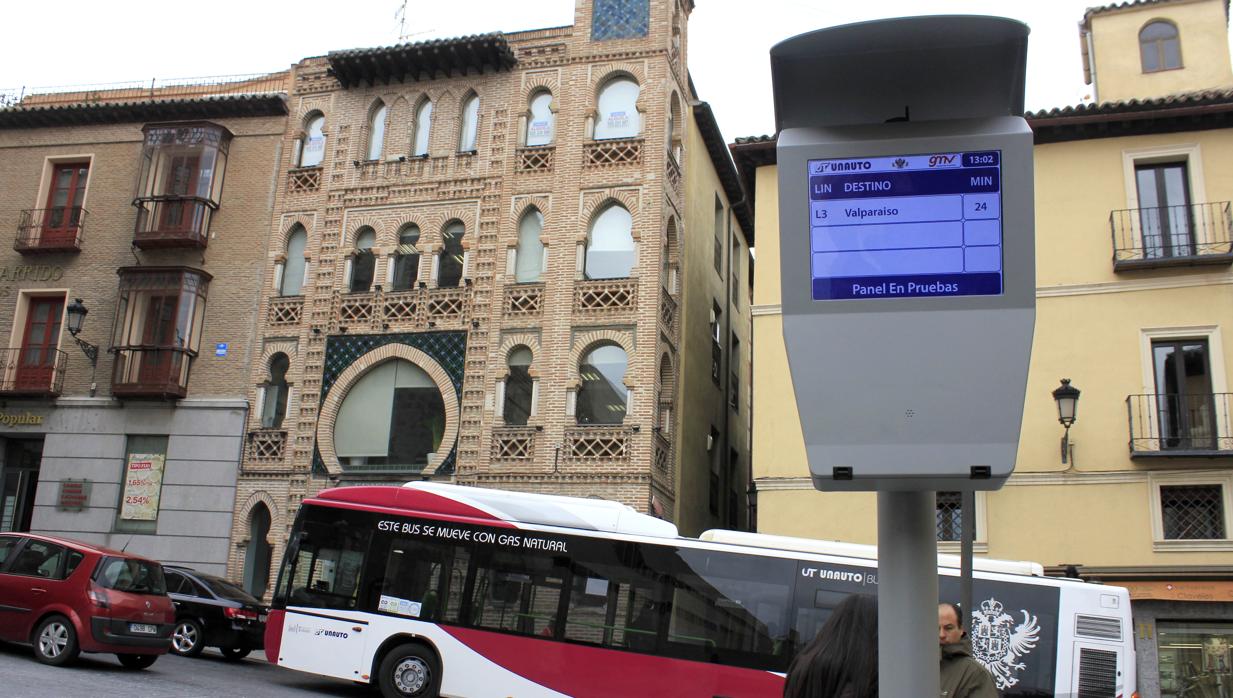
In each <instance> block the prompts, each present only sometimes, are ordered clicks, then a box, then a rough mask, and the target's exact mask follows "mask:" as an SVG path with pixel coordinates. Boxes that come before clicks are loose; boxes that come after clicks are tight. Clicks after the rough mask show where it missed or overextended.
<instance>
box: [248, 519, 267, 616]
mask: <svg viewBox="0 0 1233 698" xmlns="http://www.w3.org/2000/svg"><path fill="white" fill-rule="evenodd" d="M269 537H270V510H269V509H268V508H267V507H266V505H265V504H262V503H260V502H258V503H257V505H256V506H254V507H253V510H252V513H251V514H249V516H248V545H247V546H246V547H245V550H244V590H245V591H247V592H248V593H250V594H252V595H253V596H255V597H257V598H258V599H260V598H261V597H263V596H265V591H266V588H267V587H268V586H269V584H270V556H271V550H270V542H269V540H267V539H268V538H269Z"/></svg>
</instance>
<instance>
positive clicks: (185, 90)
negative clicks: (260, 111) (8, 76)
mask: <svg viewBox="0 0 1233 698" xmlns="http://www.w3.org/2000/svg"><path fill="white" fill-rule="evenodd" d="M286 91H287V73H286V72H280V73H256V74H251V75H214V76H208V77H192V78H151V79H150V80H131V81H128V82H109V83H94V84H89V85H54V86H46V87H12V88H0V108H6V107H44V106H49V105H55V104H81V103H86V104H89V103H98V102H143V101H154V100H162V99H199V98H202V97H217V96H223V95H259V94H276V93H279V92H286Z"/></svg>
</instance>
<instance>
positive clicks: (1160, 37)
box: [1139, 20, 1182, 73]
mask: <svg viewBox="0 0 1233 698" xmlns="http://www.w3.org/2000/svg"><path fill="white" fill-rule="evenodd" d="M1139 58H1140V60H1141V62H1142V65H1143V72H1145V73H1154V72H1157V71H1160V70H1174V69H1177V68H1180V67H1182V42H1181V39H1180V38H1179V37H1178V35H1177V26H1176V25H1174V24H1173V23H1172V22H1165V21H1162V20H1156V21H1154V22H1150V23H1148V24H1147V26H1145V27H1143V29H1142V30H1140V31H1139Z"/></svg>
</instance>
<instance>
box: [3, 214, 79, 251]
mask: <svg viewBox="0 0 1233 698" xmlns="http://www.w3.org/2000/svg"><path fill="white" fill-rule="evenodd" d="M87 214H88V212H87V211H86V209H84V208H82V207H80V206H58V207H55V208H28V209H26V210H24V211H22V212H21V218H20V219H19V220H18V222H17V240H16V241H15V242H14V243H13V249H15V250H17V251H18V252H21V253H23V254H35V253H40V252H77V251H79V250H80V249H81V233H82V230H83V229H84V228H85V227H86V216H87Z"/></svg>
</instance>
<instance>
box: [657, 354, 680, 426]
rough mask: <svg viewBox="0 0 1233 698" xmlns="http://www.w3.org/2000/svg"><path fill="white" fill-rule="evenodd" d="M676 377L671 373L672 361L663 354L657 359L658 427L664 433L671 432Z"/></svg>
mask: <svg viewBox="0 0 1233 698" xmlns="http://www.w3.org/2000/svg"><path fill="white" fill-rule="evenodd" d="M675 385H676V378H675V377H674V375H673V373H672V362H671V361H670V360H669V359H668V355H667V354H664V355H663V357H662V358H660V360H659V429H660V431H662V432H663V433H665V434H670V433H672V399H673V391H674V388H675Z"/></svg>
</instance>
